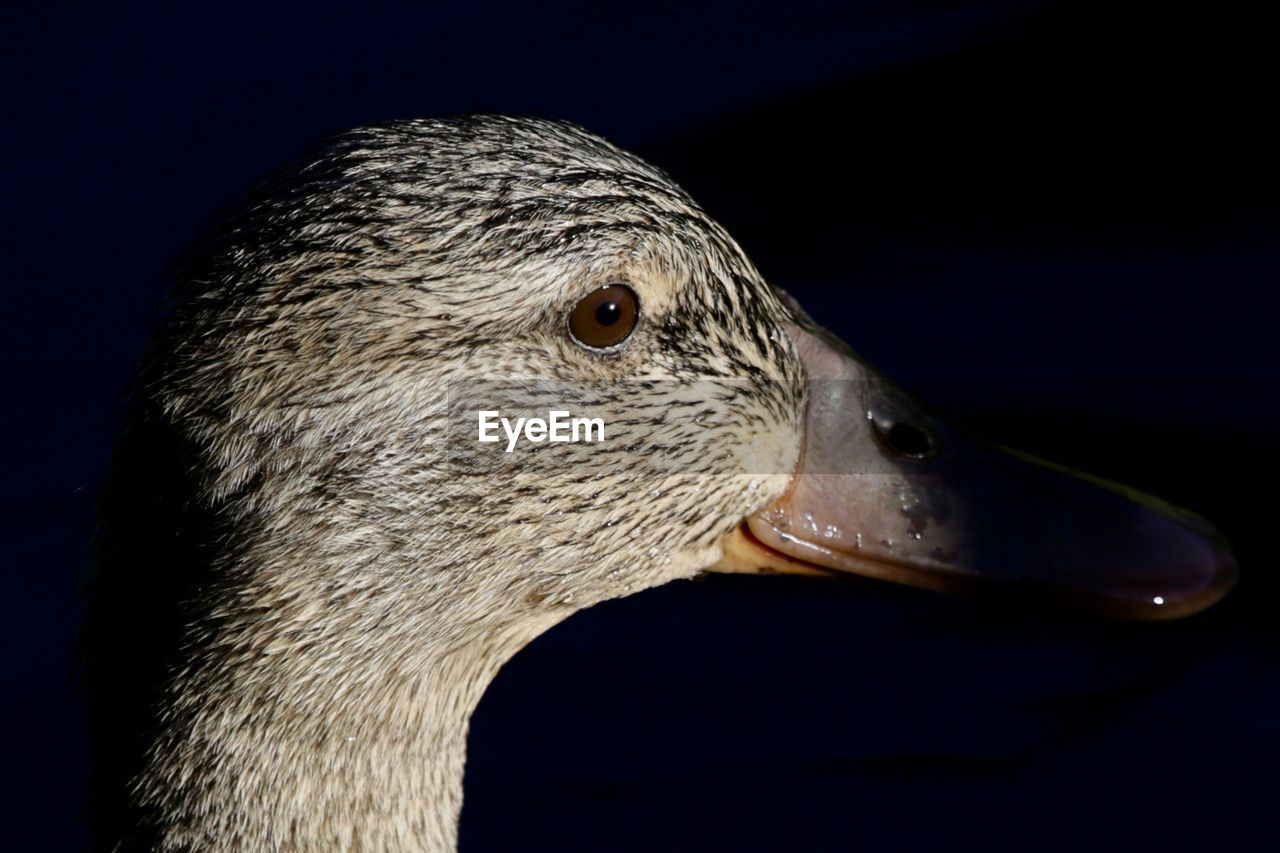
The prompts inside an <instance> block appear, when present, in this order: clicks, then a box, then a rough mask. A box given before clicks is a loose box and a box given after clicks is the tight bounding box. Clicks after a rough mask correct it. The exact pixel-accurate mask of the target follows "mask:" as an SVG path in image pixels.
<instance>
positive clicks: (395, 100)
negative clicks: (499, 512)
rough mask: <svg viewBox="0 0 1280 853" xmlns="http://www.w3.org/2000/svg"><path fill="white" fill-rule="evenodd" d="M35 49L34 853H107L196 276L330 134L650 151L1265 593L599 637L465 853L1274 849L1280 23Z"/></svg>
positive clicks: (554, 679)
mask: <svg viewBox="0 0 1280 853" xmlns="http://www.w3.org/2000/svg"><path fill="white" fill-rule="evenodd" d="M1258 5H1262V4H1258ZM3 14H4V19H3V24H2V26H3V29H4V31H5V36H4V39H5V50H6V54H5V60H4V62H5V64H6V66H8V67H7V68H6V74H5V78H4V79H5V83H4V93H5V102H6V105H7V108H6V114H7V117H8V119H9V121H8V122H7V123H6V124H7V129H6V132H5V134H4V139H3V145H4V148H5V150H4V152H3V153H4V156H3V159H2V160H0V163H2V164H3V169H4V180H5V194H4V195H5V200H6V205H5V218H4V222H3V224H4V234H5V247H6V248H5V258H4V260H5V263H4V264H3V269H4V273H5V283H4V286H5V295H6V297H7V299H8V300H9V304H10V307H11V310H10V311H9V312H8V313H7V316H6V318H5V323H4V334H3V346H4V352H3V357H4V363H5V364H6V365H7V367H8V380H7V386H8V391H9V394H8V397H9V398H10V400H11V401H12V402H11V403H10V405H9V406H8V407H6V411H5V413H4V416H3V419H4V428H5V437H6V446H7V447H8V448H9V451H8V453H7V454H6V464H5V466H4V469H5V470H4V474H3V477H4V489H3V494H2V496H0V497H2V499H3V501H4V503H3V508H4V512H3V513H2V514H0V520H2V521H3V524H4V531H5V533H4V540H3V541H4V546H5V547H4V553H5V555H6V562H7V564H8V565H7V567H6V569H5V587H4V595H3V596H0V608H3V609H2V610H0V631H3V634H0V641H2V643H0V648H3V655H4V665H5V669H4V678H5V687H6V689H5V693H4V720H3V723H4V731H5V734H6V735H7V738H8V747H7V750H6V752H7V761H6V762H5V769H6V771H7V772H6V773H5V775H6V776H7V777H8V779H9V782H10V787H11V790H10V793H9V794H8V795H7V796H6V798H5V799H6V800H7V802H6V806H7V807H8V808H10V809H12V812H11V814H10V815H9V816H8V818H7V820H6V836H7V841H8V842H9V843H10V844H12V845H13V847H12V849H28V848H32V849H34V848H36V847H39V848H45V849H61V848H71V849H76V848H78V847H82V846H84V844H85V843H86V839H87V835H86V830H85V828H84V826H83V823H82V821H81V819H80V814H81V811H82V809H83V805H84V776H85V743H84V737H83V734H82V732H81V730H80V714H81V710H80V707H81V705H80V701H79V699H78V697H77V696H76V694H75V690H74V687H73V686H72V682H71V677H70V663H69V659H70V649H71V646H72V643H73V640H74V636H75V631H76V626H77V623H78V620H79V618H80V612H81V610H80V607H79V604H78V603H77V601H76V597H75V593H76V586H77V583H78V578H79V574H80V572H81V570H82V567H83V562H84V556H85V553H86V540H87V537H88V534H89V531H90V529H91V525H92V514H93V494H94V490H95V488H96V484H97V482H98V479H99V477H100V475H101V472H102V470H103V467H104V465H105V464H106V460H107V458H108V454H109V449H110V439H111V435H112V432H113V429H114V426H115V423H116V419H117V416H118V411H117V401H118V396H119V393H120V391H121V389H122V388H123V386H124V384H125V382H126V381H127V378H128V376H129V374H130V371H131V370H132V367H133V364H134V363H135V361H136V359H137V357H138V356H139V354H140V352H141V348H142V346H143V343H144V341H145V339H146V335H147V331H148V329H150V328H151V326H152V324H153V322H154V320H155V311H156V308H155V306H156V305H157V304H158V303H159V300H160V297H161V295H162V293H163V291H164V281H163V275H162V273H163V269H164V267H165V264H166V263H167V262H168V261H169V260H170V258H171V257H172V256H173V255H174V253H176V252H177V251H178V250H179V249H180V248H181V247H182V246H183V245H184V244H185V243H186V242H187V241H189V240H190V239H192V238H193V237H194V236H196V235H197V234H198V233H199V231H200V230H201V228H202V227H203V225H204V224H205V222H206V221H207V220H208V218H209V216H210V215H212V214H213V213H214V212H215V211H216V210H217V209H218V208H219V207H221V206H222V205H224V204H226V203H228V202H230V201H232V200H233V199H234V198H235V197H236V196H237V195H238V194H239V193H240V192H242V191H243V190H244V189H246V188H247V187H248V186H249V185H250V184H251V183H252V182H253V180H254V179H255V178H257V177H258V176H259V175H261V174H262V173H263V172H265V171H267V170H268V169H270V168H272V167H274V166H277V165H280V164H281V163H283V162H285V161H287V160H288V159H290V158H291V157H293V156H295V155H297V154H299V153H301V152H302V151H304V150H305V149H306V148H308V147H309V146H310V145H312V144H314V142H315V141H317V140H318V139H320V138H322V137H324V136H326V135H328V134H330V133H332V132H335V131H338V130H341V129H343V128H345V127H348V126H353V125H357V124H362V123H369V122H373V121H379V120H386V119H392V118H404V117H412V116H420V115H431V114H439V113H448V112H458V111H481V110H484V111H507V112H533V113H539V114H548V115H557V116H561V117H565V118H570V119H573V120H576V121H578V122H580V123H582V124H584V125H586V126H588V127H590V128H592V129H594V130H597V131H599V132H602V133H604V134H606V135H608V136H610V137H611V138H613V139H614V140H615V141H617V142H619V143H621V144H623V145H625V146H627V147H630V148H633V149H635V150H637V151H639V152H640V153H642V154H644V155H646V156H648V157H649V158H650V159H652V160H654V161H655V162H657V163H658V164H659V165H661V166H663V167H665V168H666V169H668V170H669V171H670V172H671V173H672V174H673V175H674V176H675V177H676V178H677V179H678V180H679V181H680V182H682V183H683V184H684V185H685V186H686V188H687V189H689V190H690V191H691V192H692V193H693V194H694V195H695V197H697V198H699V200H701V201H702V202H703V204H704V205H705V206H706V207H708V209H709V210H710V211H711V212H712V213H713V214H714V215H715V216H717V217H718V218H720V219H721V221H723V222H724V223H725V224H726V225H727V226H728V227H729V229H730V231H732V232H733V233H734V234H735V235H736V236H737V237H738V239H739V240H740V241H741V242H742V244H743V245H744V247H745V248H746V250H747V251H748V253H749V254H751V255H752V257H753V258H754V259H755V260H756V262H757V264H758V265H759V266H760V268H761V269H762V271H763V272H764V273H765V275H766V276H768V277H769V278H770V279H771V280H773V281H775V282H777V283H778V284H780V285H782V286H784V287H787V288H788V289H790V290H791V291H792V292H793V293H795V294H796V295H797V296H798V297H799V298H800V300H801V302H802V303H804V304H805V305H806V307H808V308H809V309H810V311H811V313H813V315H814V316H815V317H816V318H817V319H818V320H819V321H820V322H823V323H825V324H826V325H828V326H830V327H831V328H832V329H834V330H835V331H837V332H838V333H839V334H840V335H841V336H843V337H844V338H845V339H846V340H848V341H850V342H851V343H852V344H853V345H854V347H855V348H856V349H858V350H859V351H860V352H862V353H863V354H864V355H865V356H867V357H868V358H869V359H870V360H871V361H873V362H875V363H877V364H878V365H880V366H881V367H882V368H884V369H885V370H886V371H887V372H888V373H889V374H890V375H892V376H894V377H895V378H897V379H898V380H899V381H900V382H902V383H903V384H904V385H906V386H907V387H908V388H910V389H911V390H913V391H915V392H917V393H919V394H920V395H921V396H923V397H924V398H925V399H927V400H930V401H931V402H933V403H934V404H935V406H936V407H937V408H939V409H940V410H942V411H943V412H945V413H947V414H949V415H950V416H952V417H953V418H954V419H956V420H958V421H960V422H962V423H964V424H966V425H968V426H971V427H973V428H975V429H976V430H978V431H981V432H984V433H985V434H987V435H988V436H990V437H992V438H996V439H998V440H1001V441H1003V442H1005V443H1008V444H1013V445H1016V446H1021V447H1024V448H1026V449H1029V450H1032V451H1035V452H1038V453H1040V454H1042V455H1046V456H1050V457H1053V458H1058V459H1060V460H1062V461H1065V462H1068V463H1072V464H1076V465H1079V466H1080V467H1085V468H1088V469H1091V470H1093V471H1096V472H1098V473H1101V474H1104V475H1106V476H1109V477H1112V478H1115V479H1119V480H1122V481H1127V482H1130V483H1132V484H1134V485H1137V486H1139V487H1142V488H1144V489H1147V490H1149V491H1153V492H1156V493H1158V494H1161V495H1163V496H1166V497H1168V498H1170V499H1171V500H1173V501H1175V502H1177V503H1180V504H1183V505H1186V506H1189V507H1191V508H1193V509H1196V510H1198V511H1201V512H1203V513H1204V514H1206V515H1208V516H1209V517H1210V518H1211V519H1213V520H1214V521H1215V522H1216V523H1217V524H1219V526H1221V527H1222V529H1223V530H1224V531H1225V532H1226V533H1227V535H1228V537H1229V538H1231V539H1232V541H1233V542H1234V543H1235V546H1236V550H1237V554H1238V556H1239V560H1240V565H1241V571H1242V581H1241V583H1240V586H1239V587H1238V589H1237V591H1236V592H1235V593H1234V594H1233V595H1232V596H1231V597H1230V598H1229V599H1228V600H1227V601H1226V602H1224V603H1223V604H1222V605H1221V606H1219V607H1217V608H1215V609H1214V610H1212V611H1210V612H1208V613H1206V614H1203V615H1201V616H1197V617H1195V618H1192V619H1190V620H1187V621H1184V622H1180V623H1172V624H1162V625H1116V624H1109V623H1103V622H1098V621H1093V620H1088V619H1083V618H1077V617H1068V616H1063V615H1055V614H1047V613H1043V612H1038V611H1036V612H1032V611H1023V610H1018V609H1016V608H1013V607H1011V606H1009V605H1007V604H1006V605H1001V606H996V605H988V604H982V603H975V602H972V601H961V600H952V599H947V598H942V597H938V596H934V595H930V594H927V593H921V592H916V591H912V590H906V589H899V588H895V587H888V586H883V585H879V584H876V583H873V582H869V581H868V582H861V581H850V582H849V583H847V584H842V585H836V584H820V583H814V582H809V583H806V582H804V581H801V580H798V579H756V578H732V577H715V578H711V579H708V580H706V581H702V582H693V583H680V584H676V585H672V586H669V587H666V588H663V589H660V590H654V591H650V592H647V593H644V594H642V595H639V596H636V597H634V598H631V599H626V600H621V601H615V602H610V603H608V604H606V605H602V606H600V607H597V608H594V609H592V610H589V611H586V612H583V613H580V614H578V615H576V616H575V617H573V618H572V619H570V620H569V621H568V622H567V623H565V624H564V625H562V626H560V627H558V628H556V629H555V630H553V631H552V632H550V633H549V634H548V635H546V636H544V637H543V638H541V639H540V640H538V641H537V642H536V643H534V644H533V646H531V647H530V648H529V649H527V650H526V651H525V652H523V653H522V654H521V655H520V656H519V657H518V658H517V659H516V660H515V661H514V662H513V663H512V664H511V665H510V666H508V667H507V668H506V669H505V670H504V671H503V672H502V674H501V675H500V676H499V678H498V680H497V681H496V682H495V684H494V685H493V687H492V689H491V690H490V691H489V693H488V694H487V695H486V698H485V699H484V701H483V702H482V704H481V707H480V709H479V711H478V712H477V714H476V717H475V719H474V721H473V730H472V735H471V740H470V764H469V769H468V776H467V803H466V807H465V809H464V813H463V819H462V844H463V848H464V849H471V850H486V849H511V848H518V849H547V850H568V849H584V850H606V849H623V850H651V849H697V850H702V849H732V850H775V849H815V850H837V849H847V848H856V849H860V850H934V849H944V848H947V849H962V850H968V849H972V850H1010V851H1015V850H1016V851H1025V850H1081V849H1100V850H1111V849H1117V850H1119V849H1125V850H1133V849H1162V850H1207V849H1212V850H1264V849H1272V850H1274V849H1280V827H1278V826H1277V824H1276V822H1275V821H1274V820H1273V819H1271V818H1270V815H1272V814H1274V811H1275V808H1276V802H1277V795H1278V794H1280V790H1278V789H1280V783H1277V782H1276V781H1275V779H1276V773H1277V770H1278V769H1280V768H1278V765H1280V734H1277V732H1276V722H1277V719H1280V679H1278V678H1277V676H1278V674H1280V673H1278V669H1280V667H1278V666H1277V663H1276V652H1277V639H1278V636H1280V635H1278V632H1277V630H1276V620H1275V619H1274V617H1273V616H1272V613H1271V609H1272V608H1273V607H1274V606H1275V603H1274V602H1275V599H1276V595H1277V593H1280V583H1277V581H1276V576H1277V572H1276V567H1275V565H1274V564H1275V561H1276V557H1275V554H1276V548H1275V538H1276V537H1275V533H1274V530H1275V528H1276V524H1277V522H1276V518H1275V516H1276V509H1275V507H1276V505H1277V500H1276V498H1275V488H1276V481H1275V477H1276V473H1277V466H1276V465H1275V462H1276V450H1275V444H1276V438H1277V433H1278V430H1277V427H1278V426H1280V405H1278V404H1277V400H1276V389H1277V381H1276V380H1277V358H1276V357H1275V355H1274V348H1275V333H1274V331H1273V330H1274V326H1275V323H1276V317H1277V309H1280V297H1277V295H1276V285H1277V284H1280V239H1278V234H1280V231H1278V230H1277V226H1278V225H1280V221H1278V220H1280V216H1278V215H1277V206H1276V202H1277V192H1276V190H1277V182H1276V177H1277V175H1276V152H1277V150H1280V146H1278V145H1277V142H1278V140H1277V134H1276V132H1275V130H1274V129H1273V128H1272V127H1271V124H1272V123H1273V122H1274V120H1275V113H1276V102H1277V99H1276V88H1277V86H1276V84H1277V83H1278V82H1280V79H1278V78H1277V74H1276V72H1275V66H1274V64H1273V62H1272V60H1273V58H1274V55H1275V53H1276V47H1275V44H1274V39H1273V34H1274V32H1275V31H1274V30H1273V29H1270V28H1268V27H1267V26H1265V22H1264V21H1262V20H1260V19H1259V18H1257V17H1249V16H1246V15H1244V14H1242V12H1241V10H1240V9H1238V8H1235V7H1232V6H1231V5H1224V4H1218V3H1215V4H1201V5H1200V6H1182V7H1177V6H1173V5H1170V4H1156V3H1152V4H1132V3H1098V4H1088V3H1051V2H1039V3H998V2H992V3H975V2H933V3H888V2H857V3H848V4H843V5H840V6H836V5H823V4H818V3H813V2H803V0H793V2H789V3H785V4H777V5H776V6H769V7H747V6H744V5H742V4H735V3H728V2H724V3H694V4H684V3H659V4H651V5H649V6H646V7H645V8H644V9H643V11H642V10H641V9H640V8H639V7H636V6H634V5H604V4H599V5H596V4H589V3H576V4H569V5H562V6H555V7H551V6H543V5H540V4H527V5H519V6H517V5H514V4H513V5H510V6H508V5H506V4H503V3H490V4H483V5H482V4H476V5H474V6H472V7H462V6H454V7H432V6H430V5H426V4H412V5H411V4H384V3H377V4H362V5H356V4H351V5H348V6H339V5H334V4H311V5H310V6H307V7H301V6H298V7H291V8H289V7H283V6H280V7H270V8H260V7H258V6H249V5H243V6H236V5H235V4H231V5H228V4H219V5H218V6H216V7H214V6H208V5H190V6H184V7H183V9H182V10H181V11H175V10H169V11H159V10H155V9H150V10H149V9H143V8H132V9H119V8H109V7H104V6H99V7H95V8H92V9H90V8H80V7H74V6H70V5H56V4H55V5H49V4H45V5H41V6H40V7H38V8H29V9H14V8H11V9H10V10H8V11H6V12H4V13H3Z"/></svg>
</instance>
